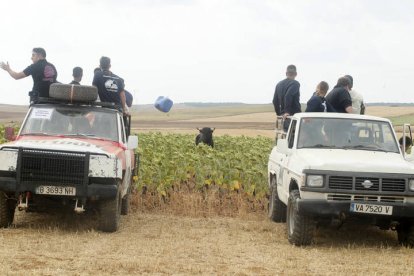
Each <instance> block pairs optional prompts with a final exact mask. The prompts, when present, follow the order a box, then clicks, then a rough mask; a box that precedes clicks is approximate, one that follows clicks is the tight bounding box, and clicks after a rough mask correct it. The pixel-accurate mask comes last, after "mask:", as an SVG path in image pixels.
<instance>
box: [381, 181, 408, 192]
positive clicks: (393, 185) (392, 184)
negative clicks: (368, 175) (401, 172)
mask: <svg viewBox="0 0 414 276" xmlns="http://www.w3.org/2000/svg"><path fill="white" fill-rule="evenodd" d="M382 190H383V191H387V192H404V191H405V179H392V178H384V179H383V180H382Z"/></svg>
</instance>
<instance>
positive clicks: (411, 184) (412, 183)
mask: <svg viewBox="0 0 414 276" xmlns="http://www.w3.org/2000/svg"><path fill="white" fill-rule="evenodd" d="M408 188H409V189H410V191H412V192H414V179H410V181H408Z"/></svg>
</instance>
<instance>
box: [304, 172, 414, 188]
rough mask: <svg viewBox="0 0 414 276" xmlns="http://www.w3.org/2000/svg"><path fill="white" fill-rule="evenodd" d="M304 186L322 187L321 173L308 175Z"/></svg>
mask: <svg viewBox="0 0 414 276" xmlns="http://www.w3.org/2000/svg"><path fill="white" fill-rule="evenodd" d="M306 186H309V187H322V186H323V176H322V175H308V177H307V178H306ZM413 187H414V186H413Z"/></svg>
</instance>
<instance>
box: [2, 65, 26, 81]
mask: <svg viewBox="0 0 414 276" xmlns="http://www.w3.org/2000/svg"><path fill="white" fill-rule="evenodd" d="M0 67H1V69H3V70H4V71H7V72H8V73H9V75H10V76H11V77H12V78H13V79H15V80H19V79H22V78H25V77H27V76H26V74H25V73H24V72H15V71H13V70H12V69H11V68H10V65H9V63H8V62H7V63H4V62H2V63H0Z"/></svg>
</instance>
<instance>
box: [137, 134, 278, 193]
mask: <svg viewBox="0 0 414 276" xmlns="http://www.w3.org/2000/svg"><path fill="white" fill-rule="evenodd" d="M194 138H195V137H194V135H189V134H187V135H183V134H161V133H148V134H140V135H139V150H138V152H139V154H140V161H141V163H140V168H139V178H138V188H141V187H143V186H145V187H146V188H147V190H148V191H152V192H155V191H157V192H158V193H159V194H160V195H163V196H165V195H167V194H168V193H169V192H171V191H172V190H173V189H181V188H182V186H183V185H185V186H186V187H189V186H191V187H193V188H194V189H195V190H202V189H206V188H209V187H213V186H215V187H218V188H220V189H224V190H228V191H237V192H244V193H247V194H249V195H255V196H257V197H263V196H265V194H266V192H267V161H268V157H269V153H270V150H271V148H272V146H273V141H272V139H270V138H266V137H256V138H250V137H245V136H239V137H231V136H228V135H224V136H217V137H214V143H215V147H214V148H211V147H209V146H206V145H204V144H200V145H198V146H196V145H195V139H194Z"/></svg>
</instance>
